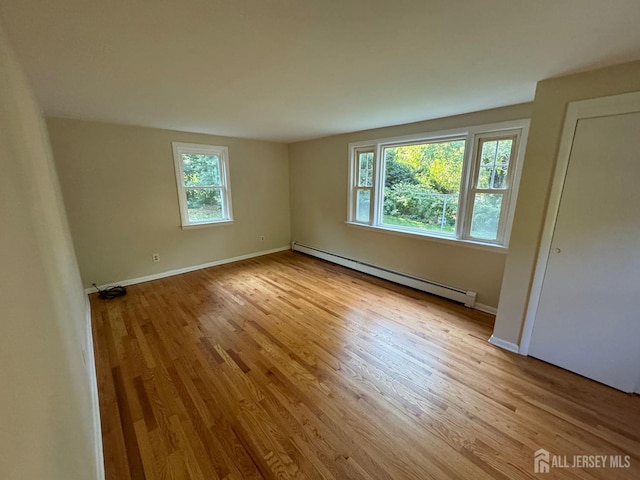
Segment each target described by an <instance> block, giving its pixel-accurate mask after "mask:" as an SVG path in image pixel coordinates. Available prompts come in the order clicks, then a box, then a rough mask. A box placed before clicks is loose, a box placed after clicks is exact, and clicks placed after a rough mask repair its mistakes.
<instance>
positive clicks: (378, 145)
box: [346, 119, 530, 251]
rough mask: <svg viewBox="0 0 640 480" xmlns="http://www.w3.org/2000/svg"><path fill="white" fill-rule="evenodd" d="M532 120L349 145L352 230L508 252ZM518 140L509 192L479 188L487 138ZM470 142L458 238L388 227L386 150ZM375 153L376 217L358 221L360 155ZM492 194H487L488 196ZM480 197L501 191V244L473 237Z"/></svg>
mask: <svg viewBox="0 0 640 480" xmlns="http://www.w3.org/2000/svg"><path fill="white" fill-rule="evenodd" d="M529 123H530V120H529V119H520V120H513V121H507V122H500V123H492V124H484V125H474V126H470V127H463V128H456V129H451V130H441V131H434V132H425V133H419V134H413V135H404V136H400V137H389V138H379V139H371V140H365V141H359V142H352V143H349V185H348V187H349V188H348V202H347V203H348V205H347V221H346V223H347V224H348V225H350V226H355V227H363V228H366V229H375V230H379V231H383V232H386V233H392V234H399V235H403V236H410V237H414V238H415V237H417V238H422V239H425V240H433V241H439V242H452V243H456V244H459V245H464V246H470V247H476V248H481V249H489V250H504V251H506V249H507V248H508V245H509V237H510V234H511V226H512V224H513V215H514V210H515V203H516V199H517V196H518V189H519V183H520V176H521V172H522V164H523V159H524V152H525V148H526V144H527V138H528V133H529ZM503 138H514V145H513V146H512V158H510V161H509V168H508V169H507V188H506V189H496V190H495V191H494V192H491V191H489V189H481V188H477V187H476V185H477V178H478V175H479V171H480V161H481V152H480V150H479V149H480V148H481V145H482V142H483V141H486V140H487V139H488V140H489V141H490V140H492V139H503ZM455 140H465V152H464V159H463V167H462V174H461V182H460V196H459V200H458V212H457V221H456V229H455V232H454V234H453V235H446V234H440V233H439V232H436V231H422V230H418V229H413V228H410V227H399V226H393V225H388V224H383V223H382V215H383V213H382V212H383V205H384V178H385V165H384V158H383V157H384V155H383V151H384V148H387V147H393V146H401V145H412V144H416V143H434V142H442V141H445V142H446V141H455ZM367 151H372V152H373V153H374V159H373V165H374V171H373V179H374V188H373V192H372V195H373V197H372V198H371V208H372V210H373V214H372V215H371V216H370V219H369V222H362V221H358V220H357V217H356V208H357V198H356V194H357V189H358V187H357V185H356V182H357V181H358V177H357V175H358V172H357V168H358V153H362V152H367ZM485 190H486V192H485ZM475 193H501V194H502V195H503V199H502V208H501V211H500V219H499V222H498V234H497V238H496V239H495V240H487V239H482V238H477V237H473V236H472V235H471V222H472V215H473V207H474V205H473V202H474V198H475Z"/></svg>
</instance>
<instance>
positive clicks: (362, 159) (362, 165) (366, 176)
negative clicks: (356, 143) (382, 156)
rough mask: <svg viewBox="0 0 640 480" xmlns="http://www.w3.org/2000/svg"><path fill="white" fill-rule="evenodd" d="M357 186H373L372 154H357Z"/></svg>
mask: <svg viewBox="0 0 640 480" xmlns="http://www.w3.org/2000/svg"><path fill="white" fill-rule="evenodd" d="M358 186H359V187H371V186H373V152H365V153H360V154H358Z"/></svg>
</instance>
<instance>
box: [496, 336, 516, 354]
mask: <svg viewBox="0 0 640 480" xmlns="http://www.w3.org/2000/svg"><path fill="white" fill-rule="evenodd" d="M489 343H490V344H491V345H495V346H496V347H500V348H503V349H505V350H509V351H510V352H513V353H520V348H519V347H518V345H516V344H515V343H512V342H507V341H506V340H503V339H501V338H498V337H496V336H495V335H491V338H489Z"/></svg>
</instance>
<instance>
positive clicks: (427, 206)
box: [349, 121, 528, 246]
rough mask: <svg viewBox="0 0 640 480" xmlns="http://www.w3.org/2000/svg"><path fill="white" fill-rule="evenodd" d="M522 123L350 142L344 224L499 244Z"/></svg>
mask: <svg viewBox="0 0 640 480" xmlns="http://www.w3.org/2000/svg"><path fill="white" fill-rule="evenodd" d="M527 129H528V121H518V122H509V123H503V124H499V125H486V126H480V127H473V128H469V129H464V130H460V131H449V132H441V133H439V134H425V135H418V136H412V137H404V138H400V139H384V140H376V141H373V142H360V143H355V144H351V145H350V161H351V169H350V172H351V175H350V189H351V194H350V198H349V222H350V223H353V224H357V225H362V226H369V227H375V228H380V229H385V230H392V231H398V232H403V233H407V234H416V235H424V236H431V237H440V238H444V239H452V240H462V241H467V242H470V243H478V244H489V245H500V246H506V245H507V243H508V236H509V235H508V234H509V227H510V223H511V217H512V212H513V205H514V203H515V192H516V190H517V180H518V177H519V175H518V172H519V169H518V167H519V165H520V163H521V162H520V157H522V153H523V151H524V142H525V140H526V133H527Z"/></svg>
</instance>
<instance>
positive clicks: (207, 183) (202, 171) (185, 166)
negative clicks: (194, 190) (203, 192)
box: [182, 153, 222, 187]
mask: <svg viewBox="0 0 640 480" xmlns="http://www.w3.org/2000/svg"><path fill="white" fill-rule="evenodd" d="M182 171H183V173H184V178H183V181H184V186H185V187H213V186H216V187H219V186H221V185H222V182H221V179H220V158H219V157H218V155H196V154H192V153H183V154H182Z"/></svg>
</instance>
